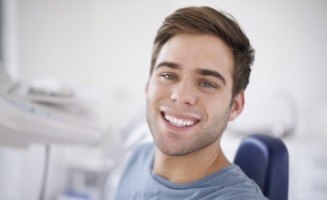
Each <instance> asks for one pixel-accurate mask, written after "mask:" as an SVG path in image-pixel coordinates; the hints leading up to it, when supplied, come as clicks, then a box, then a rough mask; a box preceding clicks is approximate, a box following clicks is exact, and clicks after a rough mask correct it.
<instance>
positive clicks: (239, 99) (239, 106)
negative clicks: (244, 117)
mask: <svg viewBox="0 0 327 200" xmlns="http://www.w3.org/2000/svg"><path fill="white" fill-rule="evenodd" d="M232 101H233V102H232V106H231V111H230V114H229V121H233V120H234V119H236V118H237V117H238V116H239V115H240V114H241V112H242V111H243V108H244V101H245V99H244V91H241V92H239V93H238V94H236V95H235V96H234V98H233V100H232Z"/></svg>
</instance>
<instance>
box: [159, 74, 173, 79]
mask: <svg viewBox="0 0 327 200" xmlns="http://www.w3.org/2000/svg"><path fill="white" fill-rule="evenodd" d="M161 77H163V78H164V79H167V80H175V79H176V76H175V75H174V74H168V73H164V74H161Z"/></svg>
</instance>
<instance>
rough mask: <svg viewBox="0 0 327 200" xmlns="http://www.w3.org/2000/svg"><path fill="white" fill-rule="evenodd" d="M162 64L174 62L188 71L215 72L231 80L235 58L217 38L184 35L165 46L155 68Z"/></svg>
mask: <svg viewBox="0 0 327 200" xmlns="http://www.w3.org/2000/svg"><path fill="white" fill-rule="evenodd" d="M160 62H173V63H176V64H178V65H180V66H181V67H182V68H183V69H188V70H197V69H209V70H215V71H219V73H222V74H224V75H225V76H227V77H226V78H227V79H228V78H230V79H231V76H232V71H233V66H234V57H233V53H232V51H231V50H230V48H229V47H228V46H227V45H226V44H225V42H223V41H222V40H221V39H220V38H218V37H216V36H213V35H208V34H190V33H183V34H177V35H176V36H174V37H172V38H171V39H169V40H168V41H167V42H166V43H165V44H164V45H163V47H162V48H161V51H160V52H159V54H158V58H157V60H156V64H155V66H157V65H158V64H159V63H160Z"/></svg>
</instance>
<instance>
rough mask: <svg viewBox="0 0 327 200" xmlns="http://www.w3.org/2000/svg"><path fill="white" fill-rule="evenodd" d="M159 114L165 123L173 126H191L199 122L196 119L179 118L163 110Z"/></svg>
mask: <svg viewBox="0 0 327 200" xmlns="http://www.w3.org/2000/svg"><path fill="white" fill-rule="evenodd" d="M161 115H162V117H163V118H164V119H165V121H166V122H167V123H169V124H170V125H172V126H175V127H191V126H194V125H195V124H196V123H198V122H199V120H198V119H194V118H184V117H183V118H180V117H176V116H173V115H171V114H168V113H165V112H161Z"/></svg>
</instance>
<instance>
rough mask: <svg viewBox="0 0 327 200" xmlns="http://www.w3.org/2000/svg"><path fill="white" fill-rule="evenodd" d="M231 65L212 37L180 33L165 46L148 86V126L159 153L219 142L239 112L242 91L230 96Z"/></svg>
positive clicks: (226, 49)
mask: <svg viewBox="0 0 327 200" xmlns="http://www.w3.org/2000/svg"><path fill="white" fill-rule="evenodd" d="M233 64H234V61H233V54H232V52H231V50H230V49H229V47H228V46H227V45H226V44H225V43H224V42H223V41H222V40H220V39H219V38H217V37H215V36H212V35H206V34H186V33H185V34H178V35H176V36H174V37H172V38H171V39H169V40H168V41H167V42H166V43H165V44H164V46H163V47H162V49H161V51H160V53H159V55H158V58H157V61H156V63H155V67H154V71H153V73H152V75H151V76H150V78H149V81H148V84H147V87H146V97H147V121H148V125H149V128H150V130H151V133H152V136H153V139H154V142H155V144H156V146H157V147H158V149H159V150H160V151H161V152H162V153H164V154H167V155H171V156H182V155H187V154H190V153H192V152H195V151H197V150H200V149H202V148H204V147H207V146H209V145H213V144H216V143H219V138H220V136H221V134H222V132H223V131H224V129H225V127H226V125H227V122H228V121H229V120H233V119H234V118H236V117H237V116H238V114H239V113H240V112H241V110H242V108H243V98H244V96H243V92H241V93H239V94H238V95H236V96H235V97H234V98H233V97H232V72H233ZM217 145H218V144H217Z"/></svg>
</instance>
